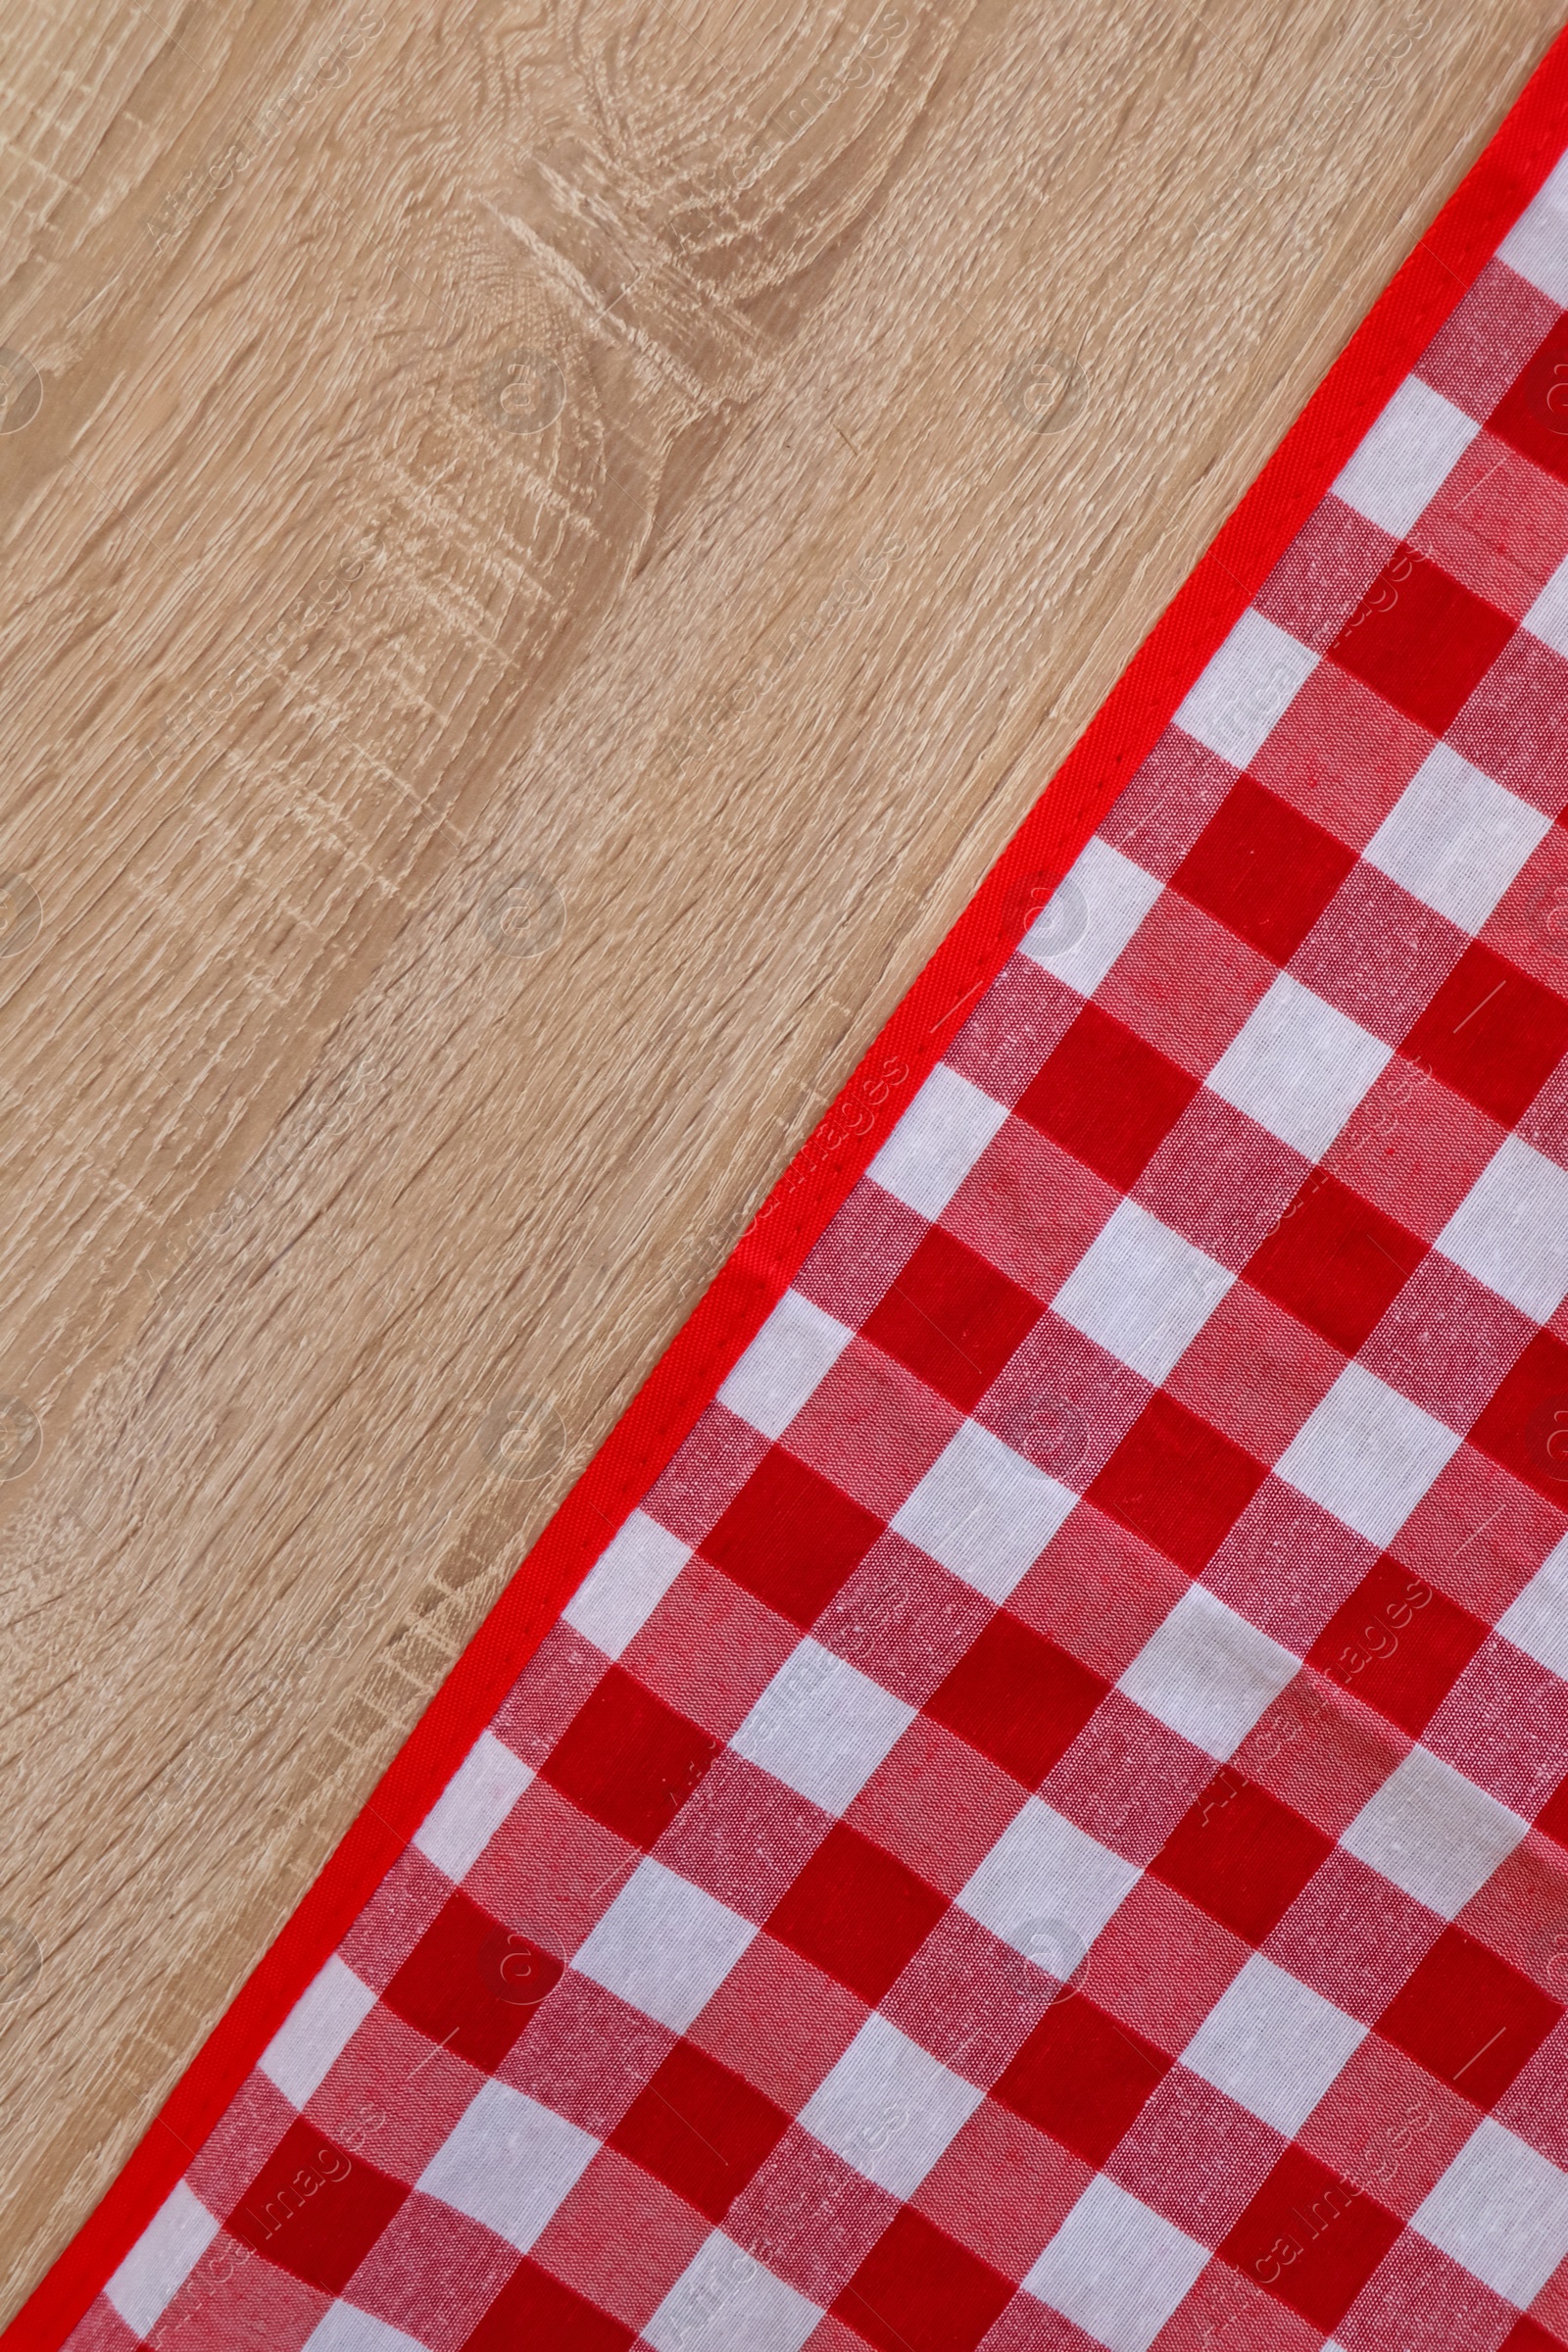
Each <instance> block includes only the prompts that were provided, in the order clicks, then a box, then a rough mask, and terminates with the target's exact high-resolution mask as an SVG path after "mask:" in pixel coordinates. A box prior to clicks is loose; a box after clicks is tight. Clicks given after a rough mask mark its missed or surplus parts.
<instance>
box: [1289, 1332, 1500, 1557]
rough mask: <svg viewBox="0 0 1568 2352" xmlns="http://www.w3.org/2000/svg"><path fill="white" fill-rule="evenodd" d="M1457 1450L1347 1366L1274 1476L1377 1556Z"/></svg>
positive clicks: (1370, 1377) (1414, 1411) (1429, 1421)
mask: <svg viewBox="0 0 1568 2352" xmlns="http://www.w3.org/2000/svg"><path fill="white" fill-rule="evenodd" d="M1458 1444H1459V1440H1458V1438H1457V1437H1456V1435H1455V1434H1454V1432H1453V1431H1452V1430H1451V1429H1446V1428H1445V1427H1444V1425H1443V1423H1442V1422H1441V1421H1435V1420H1434V1419H1433V1417H1432V1415H1431V1414H1430V1413H1424V1412H1423V1411H1422V1409H1421V1407H1420V1406H1419V1405H1418V1404H1412V1403H1411V1402H1410V1399H1409V1398H1408V1397H1401V1396H1400V1395H1399V1394H1398V1391H1397V1389H1391V1388H1388V1387H1386V1386H1385V1385H1384V1383H1383V1382H1382V1381H1381V1380H1379V1379H1377V1378H1376V1376H1375V1375H1374V1374H1373V1373H1371V1372H1368V1371H1367V1370H1366V1369H1365V1367H1364V1366H1363V1365H1361V1364H1356V1363H1349V1364H1347V1365H1346V1367H1345V1370H1344V1371H1343V1372H1342V1373H1341V1374H1340V1377H1339V1379H1338V1380H1337V1381H1336V1382H1335V1383H1334V1386H1333V1388H1332V1389H1330V1391H1329V1393H1328V1395H1327V1396H1326V1397H1324V1398H1323V1400H1322V1402H1321V1403H1320V1404H1318V1405H1317V1406H1316V1407H1315V1408H1314V1410H1313V1411H1312V1412H1311V1413H1310V1414H1309V1416H1308V1417H1307V1419H1306V1421H1305V1422H1304V1423H1303V1424H1302V1426H1301V1428H1300V1429H1299V1430H1298V1431H1297V1433H1296V1435H1295V1437H1294V1438H1293V1439H1292V1440H1291V1443H1290V1444H1289V1446H1287V1447H1286V1448H1285V1451H1284V1452H1283V1453H1282V1454H1281V1456H1280V1458H1279V1460H1278V1461H1277V1462H1276V1463H1275V1465H1274V1468H1275V1472H1276V1474H1277V1475H1278V1476H1279V1477H1280V1478H1283V1479H1285V1480H1286V1481H1287V1482H1288V1483H1289V1484H1290V1485H1291V1486H1293V1487H1295V1488H1296V1489H1297V1491H1298V1492H1299V1494H1302V1495H1310V1497H1311V1499H1312V1500H1313V1501H1314V1502H1318V1503H1321V1504H1322V1506H1323V1508H1324V1509H1325V1510H1326V1511H1332V1512H1333V1514H1334V1516H1335V1518H1337V1519H1343V1520H1344V1521H1345V1524H1346V1525H1347V1527H1353V1528H1354V1530H1355V1532H1356V1534H1357V1535H1358V1536H1365V1538H1366V1540H1367V1542H1368V1543H1369V1544H1377V1546H1378V1548H1379V1549H1380V1550H1382V1549H1383V1548H1384V1547H1386V1545H1387V1544H1389V1543H1390V1542H1391V1541H1392V1539H1393V1538H1394V1537H1395V1536H1396V1535H1397V1533H1398V1531H1399V1529H1400V1528H1401V1527H1402V1526H1403V1525H1404V1523H1405V1521H1406V1520H1407V1519H1408V1518H1409V1516H1410V1513H1411V1512H1412V1511H1413V1510H1414V1509H1415V1506H1416V1504H1417V1503H1418V1502H1419V1501H1420V1499H1421V1497H1422V1495H1425V1494H1426V1492H1427V1491H1428V1489H1429V1488H1430V1487H1431V1485H1432V1483H1433V1481H1434V1480H1435V1479H1436V1478H1437V1476H1438V1473H1439V1472H1440V1471H1441V1470H1442V1468H1443V1466H1444V1464H1445V1463H1446V1461H1447V1460H1448V1458H1449V1456H1450V1455H1451V1454H1452V1453H1453V1452H1454V1451H1455V1449H1456V1448H1457V1446H1458Z"/></svg>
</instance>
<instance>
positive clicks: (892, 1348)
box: [865, 1225, 1041, 1412]
mask: <svg viewBox="0 0 1568 2352" xmlns="http://www.w3.org/2000/svg"><path fill="white" fill-rule="evenodd" d="M1040 1311H1041V1310H1040V1301H1039V1299H1033V1298H1031V1297H1030V1295H1029V1293H1028V1292H1027V1291H1023V1290H1020V1289H1019V1287H1018V1285H1017V1284H1016V1283H1014V1282H1009V1281H1008V1280H1007V1277H1006V1276H1005V1274H1002V1273H999V1271H998V1270H997V1268H996V1267H995V1266H992V1265H988V1264H987V1262H986V1260H985V1259H984V1258H983V1257H979V1256H977V1255H976V1253H975V1252H974V1250H969V1249H966V1248H965V1247H964V1245H963V1243H962V1242H960V1241H957V1240H956V1239H955V1237H954V1236H953V1235H952V1234H951V1233H944V1232H943V1230H942V1228H941V1227H940V1226H939V1225H936V1226H933V1227H932V1229H931V1231H930V1232H929V1233H928V1234H927V1235H926V1237H925V1240H924V1241H923V1242H922V1243H921V1244H920V1247H919V1248H918V1250H916V1251H915V1252H914V1255H913V1256H912V1257H911V1258H910V1259H909V1262H908V1264H907V1266H905V1267H904V1269H903V1271H902V1272H901V1273H899V1274H898V1275H896V1276H895V1278H894V1280H893V1283H892V1285H891V1287H890V1288H889V1290H888V1293H887V1296H886V1298H885V1299H883V1300H882V1303H881V1304H880V1306H878V1307H877V1308H876V1309H875V1310H874V1311H873V1313H872V1314H871V1315H870V1316H869V1317H868V1318H867V1320H866V1324H865V1337H866V1339H867V1340H869V1341H871V1342H872V1343H873V1345H874V1346H876V1347H878V1348H884V1349H885V1350H886V1352H887V1353H888V1354H889V1355H891V1356H893V1357H895V1358H896V1360H897V1361H898V1362H899V1363H901V1364H904V1365H906V1366H907V1368H908V1370H909V1371H911V1372H912V1373H914V1375H915V1377H916V1378H917V1379H919V1380H923V1381H924V1382H926V1384H927V1385H928V1387H930V1388H933V1389H935V1390H936V1392H937V1394H938V1395H939V1396H941V1397H947V1398H948V1399H949V1401H950V1402H951V1403H953V1404H956V1406H957V1407H958V1409H959V1411H960V1412H967V1411H968V1410H969V1407H970V1406H971V1405H972V1404H977V1403H978V1402H979V1400H980V1398H981V1397H983V1396H984V1395H985V1393H986V1391H987V1389H989V1388H990V1386H991V1384H992V1382H993V1381H994V1380H995V1379H996V1377H997V1374H998V1373H999V1372H1000V1371H1001V1370H1002V1368H1003V1366H1004V1365H1005V1363H1006V1362H1007V1360H1008V1358H1009V1357H1010V1356H1011V1355H1012V1354H1013V1352H1014V1351H1015V1349H1016V1348H1018V1346H1019V1344H1020V1342H1021V1341H1023V1340H1024V1339H1025V1338H1026V1337H1027V1335H1028V1334H1029V1332H1030V1331H1032V1330H1033V1328H1034V1326H1035V1324H1036V1323H1038V1322H1039V1320H1040Z"/></svg>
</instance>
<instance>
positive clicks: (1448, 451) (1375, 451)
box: [1333, 375, 1481, 539]
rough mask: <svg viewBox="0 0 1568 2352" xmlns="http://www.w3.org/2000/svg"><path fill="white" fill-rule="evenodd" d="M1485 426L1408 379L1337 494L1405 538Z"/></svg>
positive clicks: (1416, 380)
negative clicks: (1481, 425) (1482, 426)
mask: <svg viewBox="0 0 1568 2352" xmlns="http://www.w3.org/2000/svg"><path fill="white" fill-rule="evenodd" d="M1480 430H1481V427H1480V426H1479V425H1478V424H1477V423H1476V421H1475V419H1474V418H1473V417H1466V416H1465V414H1464V412H1463V411H1462V410H1460V409H1456V408H1455V407H1454V406H1453V405H1452V403H1451V402H1450V401H1446V400H1445V399H1444V397H1443V395H1442V393H1441V392H1434V391H1433V389H1432V387H1431V385H1430V384H1424V383H1423V382H1422V381H1421V378H1420V377H1419V376H1418V375H1407V376H1406V377H1405V379H1404V381H1403V383H1402V384H1401V385H1400V386H1399V389H1398V390H1397V392H1396V393H1395V395H1394V398H1393V399H1392V400H1391V401H1390V402H1389V405H1388V407H1387V408H1386V409H1385V410H1384V412H1383V414H1382V416H1381V417H1379V418H1378V420H1377V422H1376V424H1374V425H1373V427H1372V429H1371V431H1370V432H1369V433H1368V434H1367V435H1366V437H1365V439H1364V440H1363V441H1362V442H1361V444H1360V446H1359V448H1358V449H1357V450H1356V452H1355V455H1354V456H1353V457H1352V458H1351V460H1350V462H1349V464H1348V466H1346V467H1345V469H1344V471H1343V472H1342V473H1341V474H1340V476H1339V478H1338V480H1337V481H1336V482H1335V483H1334V485H1333V487H1334V495H1335V497H1336V498H1342V499H1343V500H1344V501H1345V503H1346V505H1347V506H1348V507H1353V508H1354V509H1355V511H1356V513H1357V514H1358V515H1365V516H1366V518H1367V520H1368V522H1375V523H1376V524H1377V525H1378V527H1379V529H1380V530H1385V531H1388V532H1390V533H1391V534H1392V535H1393V537H1395V538H1396V539H1403V538H1406V537H1407V536H1408V534H1409V533H1410V531H1411V530H1412V529H1413V528H1414V526H1415V525H1416V523H1418V522H1419V521H1420V519H1421V517H1422V515H1424V514H1425V513H1426V511H1427V509H1428V507H1430V506H1431V504H1432V501H1433V500H1434V499H1435V498H1436V497H1437V495H1438V492H1439V491H1440V490H1441V489H1442V488H1443V485H1444V483H1445V482H1446V480H1447V478H1448V476H1449V474H1450V473H1451V472H1452V471H1453V469H1454V467H1455V466H1457V465H1458V463H1459V460H1460V459H1461V458H1462V457H1463V456H1464V453H1465V451H1466V450H1467V449H1468V448H1469V446H1470V444H1471V442H1472V441H1473V440H1474V439H1475V437H1476V435H1477V433H1478V432H1479V431H1480Z"/></svg>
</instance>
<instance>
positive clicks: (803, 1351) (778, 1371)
mask: <svg viewBox="0 0 1568 2352" xmlns="http://www.w3.org/2000/svg"><path fill="white" fill-rule="evenodd" d="M854 1336H855V1335H854V1333H853V1332H852V1331H850V1330H849V1329H848V1327H847V1326H846V1325H845V1324H843V1323H840V1322H837V1321H836V1320H835V1319H834V1317H833V1316H832V1315H827V1314H824V1313H823V1312H822V1309H821V1308H820V1307H819V1306H813V1305H812V1303H811V1301H810V1299H803V1298H802V1297H801V1294H800V1292H799V1291H786V1292H785V1294H784V1296H783V1298H782V1299H780V1300H779V1302H778V1304H777V1306H775V1307H774V1309H773V1312H772V1313H771V1314H770V1315H769V1316H768V1318H767V1321H766V1322H765V1323H764V1324H763V1325H762V1328H761V1330H760V1332H759V1333H758V1335H757V1337H756V1339H755V1340H754V1341H753V1342H752V1344H751V1346H750V1347H749V1348H747V1350H746V1353H745V1354H744V1355H743V1356H742V1357H741V1360H740V1362H739V1363H738V1364H737V1365H736V1366H735V1369H734V1371H733V1372H731V1374H730V1376H729V1378H728V1380H726V1381H725V1383H724V1385H723V1387H722V1388H721V1389H720V1390H719V1392H718V1401H719V1403H720V1404H721V1405H723V1406H724V1407H725V1409H726V1410H727V1411H729V1412H732V1413H734V1414H736V1415H737V1416H738V1418H739V1419H741V1420H742V1421H748V1422H750V1424H751V1426H752V1427H753V1429H756V1430H760V1432H761V1434H762V1436H763V1437H764V1438H781V1437H782V1436H783V1435H784V1432H785V1431H786V1430H787V1429H788V1427H789V1425H790V1423H791V1422H792V1421H793V1420H794V1418H795V1416H796V1414H797V1413H798V1412H799V1411H800V1410H801V1407H802V1406H803V1405H804V1404H805V1403H806V1401H807V1399H808V1397H809V1396H810V1395H811V1392H812V1391H813V1390H814V1389H815V1388H817V1387H818V1386H819V1384H820V1383H821V1381H822V1380H823V1379H824V1377H825V1376H826V1375H827V1374H828V1373H829V1372H831V1371H832V1369H833V1366H834V1365H835V1364H836V1363H837V1362H838V1360H839V1357H840V1356H841V1355H842V1354H843V1353H844V1350H845V1348H847V1347H848V1346H849V1344H850V1342H851V1340H852V1339H853V1338H854Z"/></svg>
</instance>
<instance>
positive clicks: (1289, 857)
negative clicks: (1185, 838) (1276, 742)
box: [1171, 776, 1355, 963]
mask: <svg viewBox="0 0 1568 2352" xmlns="http://www.w3.org/2000/svg"><path fill="white" fill-rule="evenodd" d="M1354 863H1355V855H1354V852H1353V851H1351V850H1348V849H1347V848H1346V846H1345V844H1344V843H1343V842H1340V841H1336V839H1335V838H1334V835H1333V834H1332V833H1328V832H1325V831H1324V829H1323V827H1322V826H1321V825H1316V824H1313V823H1312V821H1311V820H1310V818H1308V817H1305V816H1302V815H1301V814H1300V812H1299V810H1298V809H1293V808H1292V807H1291V806H1290V804H1289V803H1288V802H1286V801H1283V800H1280V799H1278V798H1276V796H1275V795H1274V794H1273V793H1272V792H1266V791H1265V790H1264V789H1263V787H1262V786H1261V785H1260V784H1254V783H1253V781H1252V780H1251V778H1250V776H1242V777H1240V778H1239V779H1238V781H1237V785H1236V789H1235V791H1234V792H1233V793H1232V794H1231V795H1230V797H1229V799H1228V800H1227V801H1226V802H1225V805H1224V807H1223V808H1222V809H1220V810H1219V811H1218V813H1217V814H1216V815H1215V816H1213V817H1211V818H1210V820H1209V822H1208V824H1207V825H1206V826H1205V828H1204V830H1203V831H1202V833H1201V834H1200V836H1199V838H1198V840H1197V841H1196V842H1195V843H1194V844H1193V847H1192V849H1191V850H1190V851H1189V852H1188V854H1187V856H1186V857H1185V858H1183V860H1182V862H1181V864H1180V865H1179V866H1178V867H1177V868H1176V871H1175V873H1174V874H1173V875H1172V876H1171V888H1172V889H1173V890H1179V891H1180V892H1181V893H1182V895H1183V897H1184V898H1189V899H1191V900H1192V901H1193V902H1194V904H1195V905H1196V906H1199V907H1206V908H1207V910H1208V912H1209V913H1210V914H1212V915H1214V916H1215V917H1216V918H1217V919H1218V920H1219V921H1220V922H1222V923H1225V924H1227V925H1228V926H1229V928H1230V929H1231V930H1232V931H1235V932H1237V933H1238V934H1239V935H1240V937H1241V938H1243V939H1245V940H1247V941H1249V942H1250V945H1251V946H1252V947H1254V948H1256V949H1257V950H1258V951H1259V953H1260V954H1261V955H1264V956H1270V957H1271V958H1272V959H1273V961H1274V962H1275V963H1288V962H1289V961H1290V959H1291V957H1292V956H1294V955H1295V953H1296V951H1297V949H1298V948H1299V946H1300V944H1301V942H1302V940H1303V939H1304V938H1305V937H1306V935H1307V933H1308V932H1309V931H1310V930H1311V928H1312V925H1313V924H1314V923H1315V922H1316V921H1317V918H1318V916H1319V915H1320V914H1321V913H1322V911H1323V909H1324V907H1326V906H1327V905H1328V903H1329V901H1330V899H1332V898H1333V896H1334V894H1335V892H1336V891H1337V890H1338V889H1339V887H1340V884H1341V883H1342V882H1343V881H1344V880H1345V877H1346V875H1347V874H1348V872H1349V871H1350V868H1351V867H1352V866H1353V865H1354Z"/></svg>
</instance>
